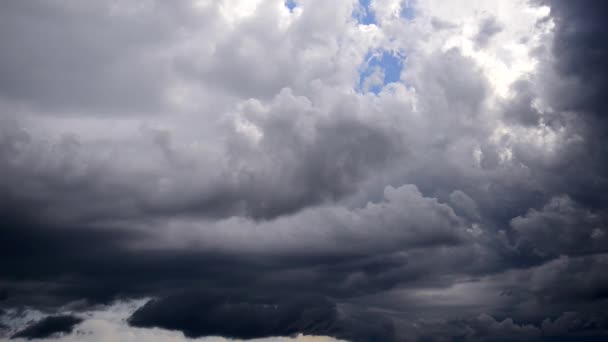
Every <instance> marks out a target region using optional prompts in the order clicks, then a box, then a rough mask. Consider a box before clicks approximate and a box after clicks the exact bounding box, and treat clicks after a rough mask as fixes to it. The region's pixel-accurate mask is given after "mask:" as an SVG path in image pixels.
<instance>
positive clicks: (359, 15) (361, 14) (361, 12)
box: [354, 0, 376, 25]
mask: <svg viewBox="0 0 608 342" xmlns="http://www.w3.org/2000/svg"><path fill="white" fill-rule="evenodd" d="M370 2H371V0H359V8H358V9H357V10H356V11H355V13H354V17H355V19H357V20H358V21H359V24H363V25H371V24H376V16H375V15H374V11H372V9H371V8H370V7H369V4H370Z"/></svg>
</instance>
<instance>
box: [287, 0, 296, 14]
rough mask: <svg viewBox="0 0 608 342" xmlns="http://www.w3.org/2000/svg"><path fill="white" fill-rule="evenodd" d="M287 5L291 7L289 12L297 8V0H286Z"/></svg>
mask: <svg viewBox="0 0 608 342" xmlns="http://www.w3.org/2000/svg"><path fill="white" fill-rule="evenodd" d="M285 7H287V8H288V9H289V12H291V11H293V9H294V8H296V0H285Z"/></svg>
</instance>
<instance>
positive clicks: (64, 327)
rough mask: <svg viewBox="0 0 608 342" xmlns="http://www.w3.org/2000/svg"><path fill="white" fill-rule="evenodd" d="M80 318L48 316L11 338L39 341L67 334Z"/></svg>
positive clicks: (79, 321)
mask: <svg viewBox="0 0 608 342" xmlns="http://www.w3.org/2000/svg"><path fill="white" fill-rule="evenodd" d="M81 322H82V318H79V317H75V316H67V315H62V316H48V317H45V318H43V319H41V320H40V321H38V322H35V323H32V324H30V325H29V326H28V327H27V328H25V329H23V330H21V331H19V332H17V333H16V334H14V335H13V336H12V337H11V338H26V339H28V340H31V339H36V338H38V339H40V338H49V337H51V336H53V335H56V334H61V333H63V334H69V333H71V332H72V330H73V329H74V326H75V325H77V324H79V323H81Z"/></svg>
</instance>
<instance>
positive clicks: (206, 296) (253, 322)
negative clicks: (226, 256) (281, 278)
mask: <svg viewBox="0 0 608 342" xmlns="http://www.w3.org/2000/svg"><path fill="white" fill-rule="evenodd" d="M352 311H353V310H352V309H351V308H349V307H348V306H344V305H339V304H336V303H334V302H333V301H331V300H330V299H328V298H325V297H322V296H318V295H307V294H301V293H288V294H286V295H284V296H283V297H281V296H277V295H273V296H259V297H249V296H247V295H245V294H244V293H242V292H239V293H234V294H231V293H229V292H222V293H220V294H210V293H204V292H188V293H183V294H179V295H174V296H170V297H166V298H162V299H159V300H154V301H150V302H148V303H147V304H146V305H144V306H143V307H141V308H140V309H138V310H137V311H136V312H135V313H134V314H133V315H132V316H131V317H130V318H129V324H131V325H133V326H136V327H162V328H165V329H171V330H179V331H182V332H184V334H186V336H188V337H199V336H226V337H231V338H240V339H252V338H262V337H272V336H293V335H297V334H300V333H302V334H306V335H326V336H333V337H337V338H341V339H348V340H351V341H394V340H395V332H394V327H393V324H392V322H391V321H390V320H388V319H386V318H384V319H383V318H381V317H377V316H374V315H372V314H370V313H365V312H352Z"/></svg>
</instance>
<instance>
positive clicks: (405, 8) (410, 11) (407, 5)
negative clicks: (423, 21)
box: [399, 0, 416, 20]
mask: <svg viewBox="0 0 608 342" xmlns="http://www.w3.org/2000/svg"><path fill="white" fill-rule="evenodd" d="M399 15H400V16H401V18H404V19H407V20H413V19H414V17H415V16H416V10H415V9H414V1H413V0H405V1H403V3H401V13H399Z"/></svg>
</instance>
